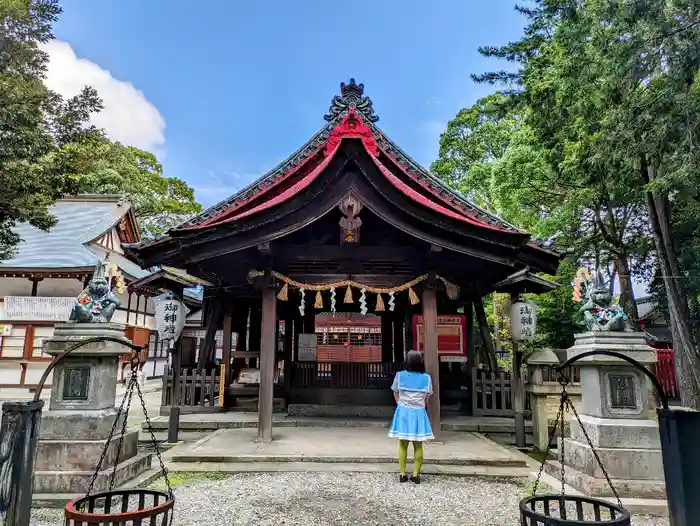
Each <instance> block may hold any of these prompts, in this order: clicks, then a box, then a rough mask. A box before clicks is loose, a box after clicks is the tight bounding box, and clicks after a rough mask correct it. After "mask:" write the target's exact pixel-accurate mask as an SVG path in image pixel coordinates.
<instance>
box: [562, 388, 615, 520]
mask: <svg viewBox="0 0 700 526" xmlns="http://www.w3.org/2000/svg"><path fill="white" fill-rule="evenodd" d="M567 403H568V406H569V407H570V408H571V410H572V411H573V413H574V416H575V417H576V420H577V421H578V424H579V426H580V427H581V431H583V436H584V437H586V441H587V442H588V446H589V447H590V448H591V451H592V452H593V456H594V457H595V460H596V462H597V463H598V466H600V470H601V471H602V472H603V475H604V476H605V480H606V481H607V482H608V485H609V486H610V490H611V491H612V494H613V495H614V496H615V499H616V500H617V505H618V506H619V507H620V508H622V507H623V506H622V501H621V500H620V495H618V493H617V490H616V489H615V486H613V483H612V480H610V475H608V472H607V471H606V470H605V466H603V463H602V462H601V460H600V457H599V456H598V452H597V451H596V449H595V447H594V446H593V441H592V440H591V437H589V436H588V431H586V427H585V426H584V425H583V422H581V417H580V416H579V415H578V412H577V411H576V408H575V407H574V404H573V403H572V402H571V400H567Z"/></svg>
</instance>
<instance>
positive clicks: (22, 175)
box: [0, 0, 100, 260]
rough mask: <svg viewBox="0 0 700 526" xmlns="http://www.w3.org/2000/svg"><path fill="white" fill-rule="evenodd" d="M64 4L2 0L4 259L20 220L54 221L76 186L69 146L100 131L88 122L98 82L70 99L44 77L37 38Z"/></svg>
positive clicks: (0, 217) (0, 235) (0, 210)
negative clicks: (68, 167) (54, 210)
mask: <svg viewBox="0 0 700 526" xmlns="http://www.w3.org/2000/svg"><path fill="white" fill-rule="evenodd" d="M60 12H61V8H60V7H59V5H58V2H57V1H56V0H0V23H1V26H0V27H2V31H1V32H0V187H2V192H0V260H2V259H6V258H8V257H10V256H11V255H12V253H13V251H14V248H15V247H16V245H17V243H18V242H19V241H20V240H19V237H18V236H17V234H16V233H15V232H13V230H12V229H13V227H14V226H15V225H16V224H17V222H20V221H27V222H29V223H30V224H31V225H33V226H35V227H37V228H40V229H44V230H46V229H48V228H50V227H51V226H52V225H53V224H54V223H55V219H54V218H53V217H52V216H51V214H50V213H49V211H48V207H49V206H50V205H51V204H52V203H53V202H54V201H56V199H58V198H60V197H61V196H62V195H64V194H65V193H68V192H71V191H72V190H73V187H72V186H71V184H72V181H71V180H70V179H69V178H67V177H66V174H65V173H64V172H63V170H62V166H63V165H64V164H65V163H66V162H69V159H68V157H69V156H70V154H69V152H68V151H66V150H65V149H64V147H65V146H66V145H67V144H68V143H69V142H79V141H82V140H83V139H85V138H87V137H89V136H91V135H93V134H95V133H96V131H95V130H94V128H91V127H89V126H87V125H86V123H87V118H88V117H89V114H90V113H91V112H93V111H95V110H98V109H100V102H99V99H98V98H97V97H96V93H95V92H94V90H91V89H89V88H86V89H84V90H83V91H82V93H80V94H79V95H78V96H76V97H74V98H72V99H70V100H68V101H65V100H63V99H62V98H61V97H60V96H58V95H57V94H55V93H53V92H51V91H49V90H48V89H47V88H46V86H45V85H44V83H43V79H44V76H45V73H46V65H47V61H48V57H47V55H46V53H44V52H43V51H41V50H40V49H39V48H38V45H39V44H40V43H45V42H48V41H49V40H50V39H51V38H52V34H51V26H52V24H53V23H54V22H55V21H56V19H57V18H58V15H59V14H60Z"/></svg>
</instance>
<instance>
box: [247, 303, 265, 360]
mask: <svg viewBox="0 0 700 526" xmlns="http://www.w3.org/2000/svg"><path fill="white" fill-rule="evenodd" d="M261 315H262V311H261V309H260V305H253V306H252V307H251V308H250V326H249V327H248V331H250V337H249V338H248V350H249V351H252V352H260V350H261V349H260V343H261V341H262V340H261ZM259 361H260V360H256V359H255V358H251V359H250V360H249V362H248V366H249V367H250V368H252V369H254V368H255V367H256V366H257V367H260V363H259Z"/></svg>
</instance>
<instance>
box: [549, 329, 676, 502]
mask: <svg viewBox="0 0 700 526" xmlns="http://www.w3.org/2000/svg"><path fill="white" fill-rule="evenodd" d="M594 350H607V351H616V352H619V353H621V354H624V355H626V356H629V357H630V358H633V359H635V360H636V361H638V362H639V363H641V364H642V365H643V366H645V367H650V366H652V365H653V364H654V363H655V362H656V353H655V352H654V350H653V349H651V348H650V347H648V346H647V345H646V341H645V339H644V336H643V335H642V334H641V333H634V332H629V333H621V332H589V333H585V334H580V335H577V336H576V343H575V345H574V346H573V347H572V348H571V349H569V351H568V357H569V358H573V357H574V356H578V355H581V354H583V353H586V352H589V351H594ZM576 365H578V366H580V367H581V392H582V410H581V412H580V413H581V414H580V416H581V423H579V422H577V421H576V420H575V419H573V418H572V420H571V433H570V436H569V437H567V438H565V439H564V441H563V444H560V445H559V447H563V448H564V474H565V481H566V483H567V484H569V485H571V486H573V487H575V488H576V489H578V490H579V491H582V492H584V493H586V494H588V495H592V496H610V495H612V492H611V491H610V488H609V486H608V483H607V481H606V480H605V476H604V475H603V471H602V469H601V468H600V466H599V465H598V462H597V461H596V459H595V456H594V454H593V450H592V449H591V446H590V445H589V444H588V441H587V440H586V438H585V435H584V430H585V432H586V433H587V434H588V436H589V437H590V439H591V442H592V443H593V446H594V448H595V450H596V451H597V452H598V456H599V457H600V460H601V462H602V464H603V466H604V467H605V470H606V471H607V472H608V475H609V476H610V478H611V479H612V481H613V484H614V485H615V487H616V489H617V490H618V493H619V494H620V496H621V497H627V498H651V499H663V498H665V485H664V471H663V462H662V459H661V444H660V440H659V427H658V422H657V421H656V420H655V419H652V414H653V413H651V412H650V408H651V404H652V403H653V400H654V398H653V394H652V389H653V387H652V385H651V382H650V381H649V379H648V378H647V377H646V376H645V375H644V373H643V372H641V371H639V370H637V369H636V368H635V367H633V366H632V365H631V364H629V363H628V362H626V361H624V360H621V359H619V358H616V357H611V356H600V355H597V356H589V357H586V358H582V359H581V360H580V361H578V362H577V363H576ZM547 471H548V472H549V473H550V474H551V475H554V476H557V477H560V476H561V465H560V464H559V463H558V462H549V463H548V469H547Z"/></svg>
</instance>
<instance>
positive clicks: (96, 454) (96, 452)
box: [34, 431, 138, 471]
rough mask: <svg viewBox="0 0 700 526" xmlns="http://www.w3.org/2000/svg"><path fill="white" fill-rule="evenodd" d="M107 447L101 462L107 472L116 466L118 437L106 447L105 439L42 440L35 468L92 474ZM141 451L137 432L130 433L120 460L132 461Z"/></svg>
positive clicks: (123, 441) (123, 444) (120, 454)
mask: <svg viewBox="0 0 700 526" xmlns="http://www.w3.org/2000/svg"><path fill="white" fill-rule="evenodd" d="M106 446H107V453H106V454H105V457H104V460H103V461H102V467H103V468H105V469H108V468H111V467H112V466H114V463H115V462H116V460H117V452H118V450H119V438H118V437H114V438H113V439H112V441H111V442H110V443H109V445H107V441H106V440H75V441H72V442H71V441H66V440H39V443H38V446H37V453H36V461H35V463H34V469H35V470H36V471H52V470H54V469H55V468H56V466H61V469H62V470H64V471H90V470H91V469H94V467H95V466H97V463H98V462H99V461H100V457H101V456H102V453H103V451H104V449H105V447H106ZM137 451H138V433H137V432H136V431H129V432H127V433H126V434H125V435H124V438H123V440H122V447H121V451H120V452H119V458H120V459H121V460H124V459H129V458H132V457H133V456H135V455H136V453H137Z"/></svg>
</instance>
